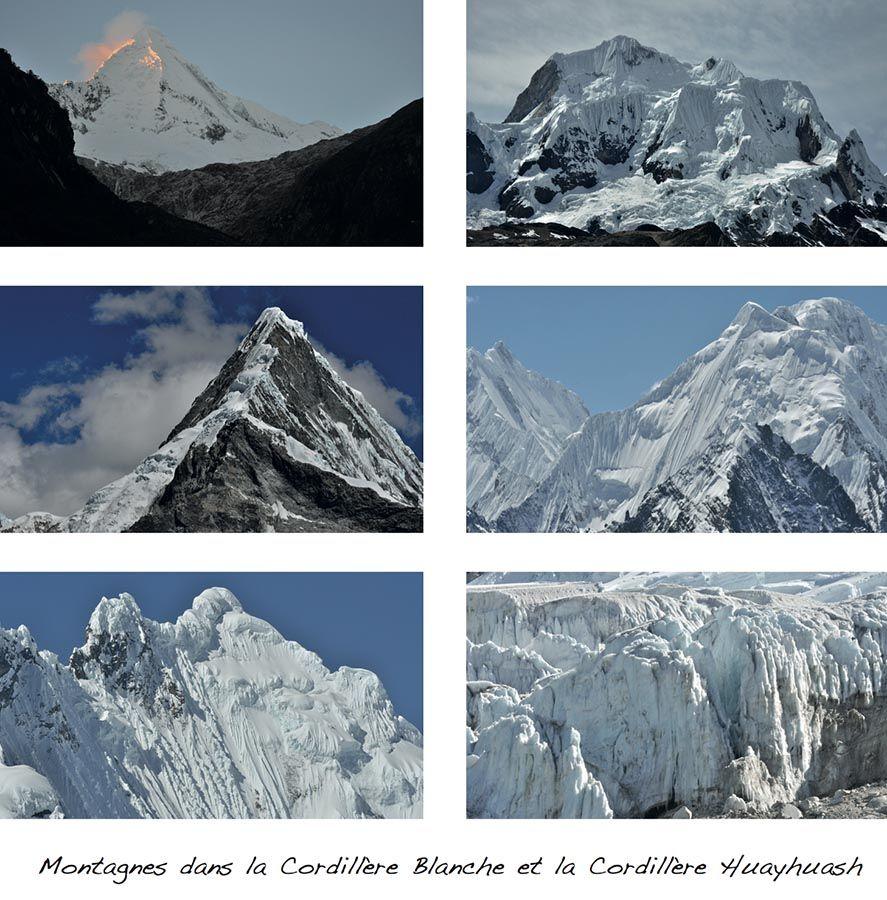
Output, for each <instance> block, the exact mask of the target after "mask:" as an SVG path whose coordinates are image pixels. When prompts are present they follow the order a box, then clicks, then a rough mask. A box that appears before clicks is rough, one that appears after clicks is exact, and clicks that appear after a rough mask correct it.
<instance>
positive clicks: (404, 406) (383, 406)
mask: <svg viewBox="0 0 887 900" xmlns="http://www.w3.org/2000/svg"><path fill="white" fill-rule="evenodd" d="M311 344H312V345H313V347H314V349H315V350H317V352H318V353H320V355H321V356H323V357H324V358H325V359H326V361H327V362H328V363H329V364H330V365H331V366H332V368H333V371H334V372H335V373H336V374H337V375H338V376H339V377H340V378H341V379H342V380H343V381H344V382H345V383H346V384H348V385H350V386H351V387H353V388H354V390H356V391H360V392H361V394H363V396H364V398H365V399H366V401H367V403H369V404H370V406H372V407H373V409H375V410H376V412H377V413H379V415H380V416H382V418H383V419H384V420H385V421H386V422H387V423H388V424H389V425H391V427H392V428H394V429H396V430H397V431H398V432H400V434H401V435H403V436H404V437H405V438H413V437H418V435H420V434H421V433H422V416H421V413H420V411H419V408H418V404H417V403H416V400H415V398H413V397H410V396H409V395H408V394H405V393H404V392H403V391H401V390H399V389H398V388H396V387H391V386H390V385H389V384H388V383H387V382H386V381H385V379H384V377H383V376H382V375H381V374H380V373H379V372H378V371H377V370H376V367H375V366H374V365H373V364H372V363H371V362H369V361H368V360H365V359H362V360H358V361H357V362H356V363H354V364H353V365H348V363H347V362H345V360H344V359H342V357H341V356H336V354H335V353H331V352H330V351H329V350H327V349H326V347H324V346H323V345H322V344H321V343H319V342H318V341H316V340H313V339H312V340H311Z"/></svg>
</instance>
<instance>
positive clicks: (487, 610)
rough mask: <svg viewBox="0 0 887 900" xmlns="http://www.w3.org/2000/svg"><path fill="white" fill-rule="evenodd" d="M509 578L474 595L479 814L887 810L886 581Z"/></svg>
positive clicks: (474, 788) (471, 629)
mask: <svg viewBox="0 0 887 900" xmlns="http://www.w3.org/2000/svg"><path fill="white" fill-rule="evenodd" d="M787 574H788V573H787ZM509 577H511V576H500V578H504V579H505V580H504V581H503V583H500V584H479V583H477V582H473V583H471V584H469V587H468V654H467V678H468V686H467V687H468V692H467V753H468V813H469V815H470V816H474V817H484V818H500V817H516V818H580V817H581V818H610V817H662V816H671V815H677V816H681V817H687V816H688V815H690V816H751V817H769V816H785V817H790V818H795V817H799V816H801V815H809V816H816V817H821V816H828V815H830V812H829V810H830V809H831V808H832V807H834V810H833V811H832V813H831V814H834V815H844V814H846V810H844V809H843V808H842V807H843V806H846V805H847V804H846V803H844V800H845V799H846V798H845V793H846V792H847V791H848V790H851V789H856V788H860V787H863V786H869V788H870V789H871V790H872V791H874V792H875V794H876V795H875V796H874V797H873V798H872V803H871V806H870V807H867V808H866V809H865V810H862V811H860V810H859V809H858V808H856V807H854V809H856V813H855V814H857V815H884V814H885V813H887V802H882V801H883V799H884V791H883V790H881V789H880V788H878V790H877V791H875V787H876V786H877V783H879V782H883V781H884V780H885V779H887V742H885V740H884V736H885V731H887V665H885V664H887V575H884V574H883V573H880V574H877V575H874V574H872V575H857V576H847V575H841V576H823V575H813V574H808V576H807V577H806V578H804V576H803V575H801V574H800V573H796V574H795V575H793V576H791V577H790V578H789V579H788V580H791V581H793V582H794V592H793V593H780V592H778V591H776V590H773V589H772V588H771V587H767V586H765V584H766V582H765V583H764V584H763V585H762V584H761V583H760V582H759V584H758V585H757V586H755V587H750V588H747V589H743V588H738V587H737V588H730V587H727V588H725V587H721V586H720V582H723V583H725V584H728V585H729V584H733V583H736V582H737V581H740V582H743V581H750V582H751V581H754V579H752V578H751V576H749V575H738V574H737V575H734V574H727V575H724V576H717V575H714V576H712V575H709V576H701V575H699V574H697V575H696V577H695V578H693V579H684V580H693V581H696V582H697V583H698V584H699V585H700V586H697V587H690V586H687V585H686V584H684V583H682V580H681V576H680V575H675V576H672V580H671V581H669V580H668V578H667V577H664V576H651V575H633V576H628V575H623V576H617V575H615V573H610V574H609V575H602V576H601V579H600V580H592V579H591V577H590V576H589V578H588V580H585V581H580V582H568V581H540V582H535V583H523V584H521V583H508V582H507V579H508V578H509ZM549 577H555V578H556V577H557V576H549ZM784 577H785V575H780V576H778V577H777V578H775V579H774V581H776V582H778V581H781V580H783V578H784ZM629 579H634V580H635V581H636V583H639V584H643V583H645V582H649V583H650V584H651V585H653V586H649V587H637V588H630V587H627V586H626V585H627V584H628V580H629ZM704 581H705V582H707V584H708V586H702V583H703V582H704ZM854 583H855V584H856V585H857V587H859V588H860V589H862V590H863V591H864V592H863V593H858V592H856V593H855V594H854V596H853V598H852V599H845V598H844V596H842V594H843V591H842V590H840V589H838V590H837V591H835V592H834V593H833V594H832V595H830V594H829V591H828V588H829V587H836V586H839V585H841V584H843V585H851V584H854ZM805 584H806V588H805ZM875 801H877V802H875ZM866 810H867V811H866Z"/></svg>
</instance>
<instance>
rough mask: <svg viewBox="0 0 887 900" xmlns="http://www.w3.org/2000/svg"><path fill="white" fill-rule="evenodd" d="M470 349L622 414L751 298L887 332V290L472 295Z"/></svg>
mask: <svg viewBox="0 0 887 900" xmlns="http://www.w3.org/2000/svg"><path fill="white" fill-rule="evenodd" d="M468 295H469V303H468V344H469V346H471V347H474V348H476V349H477V350H481V351H484V350H487V349H488V348H489V347H491V346H492V345H493V344H494V343H495V342H496V341H497V340H503V341H505V343H506V344H507V345H508V346H509V347H510V348H511V351H512V353H514V355H515V356H516V357H517V358H518V359H519V360H520V361H521V362H522V363H523V364H524V365H525V366H526V367H527V368H529V369H535V370H536V371H538V372H541V373H542V374H543V375H545V376H547V377H548V378H553V379H554V380H555V381H559V382H561V384H563V385H565V386H566V387H568V388H570V389H571V390H573V391H575V392H576V393H577V394H579V396H580V397H581V398H582V399H583V400H584V401H585V405H586V406H587V407H588V409H589V410H590V411H591V412H602V411H604V410H612V409H623V408H624V407H626V406H630V405H631V404H632V403H634V402H635V401H636V400H639V399H640V397H641V396H642V395H643V394H644V393H646V391H647V390H648V389H649V388H650V387H651V386H652V385H653V384H655V383H656V382H657V381H659V380H660V379H662V378H664V377H665V376H666V375H668V374H669V373H670V372H671V371H672V370H673V369H674V368H675V367H676V366H677V365H678V364H679V363H681V362H683V361H684V360H685V359H686V358H687V357H688V356H691V355H692V354H693V353H695V352H696V351H697V350H699V349H701V348H702V347H703V346H705V345H706V344H707V343H709V342H710V341H712V340H714V339H715V338H716V337H717V336H718V335H719V334H720V333H721V332H722V331H723V330H724V329H725V328H726V327H727V326H728V325H729V324H730V322H731V321H732V320H733V318H734V316H735V315H736V313H737V312H738V311H739V309H740V307H741V306H742V304H743V303H745V302H746V301H747V300H754V301H756V302H757V303H760V305H761V306H763V307H765V308H766V309H775V308H776V307H777V306H788V305H791V304H793V303H797V302H799V301H801V300H807V299H809V298H810V297H827V296H831V297H835V296H836V297H841V298H842V299H844V300H848V301H850V302H851V303H854V304H855V305H856V306H858V307H860V308H861V309H862V310H864V311H865V312H866V313H867V314H868V315H869V316H870V317H871V318H873V319H874V320H875V321H877V322H881V323H882V324H887V288H836V287H800V288H798V287H789V288H781V287H780V288H773V287H766V288H759V287H741V288H737V287H727V288H724V287H701V288H688V287H678V288H671V287H655V288H638V287H629V288H612V287H596V288H545V287H543V288H499V287H494V288H469V290H468Z"/></svg>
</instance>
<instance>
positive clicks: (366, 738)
mask: <svg viewBox="0 0 887 900" xmlns="http://www.w3.org/2000/svg"><path fill="white" fill-rule="evenodd" d="M422 796H423V786H422V737H421V734H420V733H419V732H418V731H417V729H416V728H414V727H413V726H412V725H411V724H410V723H409V722H407V721H406V720H405V719H403V718H401V717H400V716H398V715H397V714H396V713H395V711H394V709H393V707H392V704H391V701H390V700H389V698H388V695H387V693H386V692H385V689H384V687H383V686H382V684H381V682H380V681H379V679H378V678H377V676H376V675H375V674H373V673H372V672H369V671H366V670H363V669H352V668H347V667H343V668H341V669H339V670H337V671H334V672H333V671H330V670H329V669H328V668H326V666H324V664H323V662H322V660H321V659H320V658H319V657H318V656H317V655H316V654H315V653H312V652H311V651H309V650H307V649H305V648H304V647H302V646H301V645H299V644H297V643H295V642H294V641H287V640H286V639H285V638H284V637H283V636H282V635H281V634H280V633H279V632H278V631H276V629H274V628H273V627H272V626H271V625H270V624H268V623H267V622H265V621H263V620H261V619H257V618H254V617H253V616H250V615H249V614H248V613H246V612H245V611H244V610H243V608H242V606H241V604H240V602H239V601H238V599H237V598H236V597H235V596H234V595H233V594H232V593H231V592H230V591H228V590H226V589H224V588H210V589H208V590H206V591H204V592H203V593H202V594H200V596H198V597H197V598H196V599H195V600H194V603H193V605H192V607H191V608H190V609H188V610H187V611H185V612H184V613H183V614H182V615H181V616H180V617H179V618H178V620H177V621H176V622H174V623H158V622H154V621H152V620H150V619H146V618H144V617H143V616H142V615H141V612H140V610H139V608H138V606H137V604H136V602H135V600H134V598H133V597H131V596H130V595H128V594H123V595H121V596H120V597H114V598H104V599H102V601H101V602H100V603H99V605H98V607H97V608H96V611H95V612H94V614H93V615H92V617H91V619H90V622H89V625H88V627H87V630H86V640H85V643H84V645H83V646H82V647H79V648H77V649H76V650H75V651H74V652H73V654H72V656H71V660H70V664H69V665H62V664H61V663H59V661H58V660H57V659H56V658H55V657H54V656H53V655H52V654H47V653H40V652H39V651H38V649H37V647H36V645H35V644H34V641H33V639H32V638H31V636H30V634H29V633H28V632H27V630H26V629H19V630H18V631H3V630H2V629H0V816H4V815H10V816H15V817H30V816H44V815H64V816H68V817H90V818H92V817H99V818H105V817H107V818H134V817H147V818H229V817H233V818H303V817H306V818H312V817H325V818H364V817H374V818H409V817H418V816H421V814H422Z"/></svg>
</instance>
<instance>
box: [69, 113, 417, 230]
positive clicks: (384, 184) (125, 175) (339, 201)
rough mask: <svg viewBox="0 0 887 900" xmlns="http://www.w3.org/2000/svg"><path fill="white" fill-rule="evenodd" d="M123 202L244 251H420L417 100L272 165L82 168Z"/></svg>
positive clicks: (93, 164)
mask: <svg viewBox="0 0 887 900" xmlns="http://www.w3.org/2000/svg"><path fill="white" fill-rule="evenodd" d="M83 163H84V165H85V166H87V167H88V168H89V169H90V170H91V171H92V172H93V173H94V174H95V175H96V177H97V178H99V179H100V180H101V181H102V182H103V183H104V184H105V185H107V186H108V187H109V188H111V190H113V191H114V192H115V193H116V194H117V195H118V196H119V197H121V198H123V199H125V200H135V201H143V202H149V203H152V204H155V205H156V206H158V207H161V208H163V209H165V210H166V211H167V212H169V213H171V214H173V215H175V216H180V217H181V218H183V219H188V220H190V221H193V222H197V223H200V224H202V225H205V226H207V227H209V228H213V229H215V230H218V231H220V232H223V233H225V234H226V235H228V236H229V237H230V239H232V240H235V241H238V242H242V243H247V244H269V245H290V244H297V245H318V246H324V245H335V246H358V245H360V246H378V245H390V246H419V245H421V243H422V101H421V100H417V101H415V102H413V103H411V104H409V105H408V106H405V107H404V108H403V109H401V110H398V111H397V112H396V113H394V114H393V115H392V116H390V117H389V118H387V119H384V120H383V121H381V122H378V123H376V124H375V125H371V126H369V127H367V128H361V129H358V130H357V131H352V132H350V133H349V134H345V135H340V136H338V137H335V138H331V139H328V140H323V141H320V142H319V143H315V144H312V145H311V146H308V147H305V148H304V149H301V150H296V151H291V152H287V153H283V154H281V155H279V156H277V157H274V158H273V159H266V160H259V161H257V162H244V163H240V164H236V165H234V164H232V165H222V164H214V165H208V166H205V167H203V168H199V169H193V170H187V171H181V172H167V173H165V174H161V175H149V174H145V173H142V172H135V171H132V170H131V169H128V168H126V167H124V166H121V165H111V164H107V163H104V162H90V161H88V160H84V161H83Z"/></svg>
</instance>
